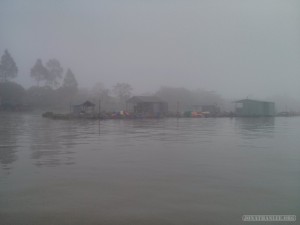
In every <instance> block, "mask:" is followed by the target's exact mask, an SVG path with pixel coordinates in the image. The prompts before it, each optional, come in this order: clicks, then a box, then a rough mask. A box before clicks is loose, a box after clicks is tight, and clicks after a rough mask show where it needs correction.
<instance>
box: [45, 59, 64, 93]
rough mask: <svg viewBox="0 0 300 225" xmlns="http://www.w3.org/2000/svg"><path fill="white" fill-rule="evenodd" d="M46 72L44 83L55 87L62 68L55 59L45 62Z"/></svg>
mask: <svg viewBox="0 0 300 225" xmlns="http://www.w3.org/2000/svg"><path fill="white" fill-rule="evenodd" d="M46 67H47V69H48V74H47V76H46V84H47V85H49V86H53V87H57V86H58V85H59V81H58V80H59V79H61V78H62V74H63V71H64V70H63V68H62V67H61V65H60V62H59V61H58V60H57V59H50V60H49V61H48V62H47V63H46Z"/></svg>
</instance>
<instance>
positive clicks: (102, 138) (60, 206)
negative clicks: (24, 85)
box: [0, 113, 300, 225]
mask: <svg viewBox="0 0 300 225" xmlns="http://www.w3.org/2000/svg"><path fill="white" fill-rule="evenodd" d="M299 212H300V118H298V117H290V118H278V117H277V118H232V119H230V118H180V119H176V118H171V119H159V120H107V121H100V122H99V121H89V120H82V121H80V120H79V121H59V120H50V119H45V118H42V117H41V116H40V114H20V113H12V114H8V113H1V114H0V221H1V222H0V223H1V224H3V225H5V224H14V225H17V224H22V225H23V224H51V225H52V224H60V225H64V224H181V225H183V224H243V223H246V224H247V223H249V222H243V221H242V216H243V215H274V214H275V215H297V216H298V218H297V220H299V219H300V218H299V216H300V214H299ZM250 224H254V223H250ZM260 224H261V223H260ZM269 224H271V223H269ZM281 224H283V223H281ZM288 224H295V223H293V222H290V223H288Z"/></svg>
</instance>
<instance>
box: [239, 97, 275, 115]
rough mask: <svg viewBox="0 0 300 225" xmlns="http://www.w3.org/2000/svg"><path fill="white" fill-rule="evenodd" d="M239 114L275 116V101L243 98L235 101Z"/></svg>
mask: <svg viewBox="0 0 300 225" xmlns="http://www.w3.org/2000/svg"><path fill="white" fill-rule="evenodd" d="M235 104H236V105H235V113H236V115H237V116H245V117H246V116H249V117H251V116H275V103H274V102H265V101H258V100H252V99H242V100H239V101H236V102H235Z"/></svg>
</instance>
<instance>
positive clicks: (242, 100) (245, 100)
mask: <svg viewBox="0 0 300 225" xmlns="http://www.w3.org/2000/svg"><path fill="white" fill-rule="evenodd" d="M234 102H236V103H243V102H261V103H273V102H268V101H260V100H254V99H248V98H246V99H241V100H238V101H234Z"/></svg>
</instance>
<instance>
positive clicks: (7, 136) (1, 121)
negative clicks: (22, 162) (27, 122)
mask: <svg viewBox="0 0 300 225" xmlns="http://www.w3.org/2000/svg"><path fill="white" fill-rule="evenodd" d="M23 126H24V119H23V118H22V117H21V116H19V115H17V114H13V115H8V114H4V113H3V114H0V163H1V165H2V168H3V169H9V164H11V163H13V162H14V161H16V160H17V155H16V151H17V147H18V146H17V137H18V136H19V135H20V134H21V132H22V131H23V129H24V128H23Z"/></svg>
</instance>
